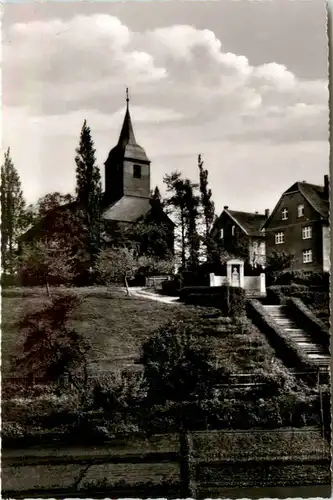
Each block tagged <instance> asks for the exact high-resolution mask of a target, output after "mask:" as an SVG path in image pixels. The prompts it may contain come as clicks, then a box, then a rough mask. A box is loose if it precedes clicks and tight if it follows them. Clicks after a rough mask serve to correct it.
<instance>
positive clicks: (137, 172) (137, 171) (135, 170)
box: [133, 165, 141, 179]
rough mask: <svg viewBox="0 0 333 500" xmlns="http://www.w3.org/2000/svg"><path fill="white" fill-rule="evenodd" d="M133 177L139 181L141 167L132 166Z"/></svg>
mask: <svg viewBox="0 0 333 500" xmlns="http://www.w3.org/2000/svg"><path fill="white" fill-rule="evenodd" d="M133 177H135V178H136V179H141V165H133Z"/></svg>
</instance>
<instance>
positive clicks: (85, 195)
mask: <svg viewBox="0 0 333 500" xmlns="http://www.w3.org/2000/svg"><path fill="white" fill-rule="evenodd" d="M95 151H96V150H95V148H94V142H93V140H92V138H91V131H90V128H89V127H88V125H87V122H86V120H85V121H84V123H83V126H82V129H81V136H80V144H79V147H78V148H77V149H76V157H75V163H76V196H77V201H78V202H79V204H80V206H81V207H82V209H83V211H84V215H85V221H86V230H87V233H88V251H89V254H90V256H91V264H93V263H94V261H95V257H96V255H97V253H98V251H99V245H100V230H101V201H102V187H101V175H100V171H99V168H98V166H97V165H96V157H95Z"/></svg>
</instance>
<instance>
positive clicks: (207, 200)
mask: <svg viewBox="0 0 333 500" xmlns="http://www.w3.org/2000/svg"><path fill="white" fill-rule="evenodd" d="M198 168H199V188H200V201H201V206H202V210H203V220H204V236H203V243H204V246H205V247H206V259H207V260H208V261H211V260H212V256H211V253H212V249H211V247H212V244H213V243H212V238H211V237H210V232H211V229H212V226H213V223H214V220H215V205H214V202H213V200H212V191H211V189H209V188H208V170H206V169H204V168H203V161H202V158H201V155H199V156H198Z"/></svg>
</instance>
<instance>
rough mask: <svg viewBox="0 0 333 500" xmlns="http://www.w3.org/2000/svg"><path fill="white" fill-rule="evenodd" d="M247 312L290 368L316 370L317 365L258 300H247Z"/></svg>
mask: <svg viewBox="0 0 333 500" xmlns="http://www.w3.org/2000/svg"><path fill="white" fill-rule="evenodd" d="M247 312H248V315H249V317H250V318H251V319H252V320H253V322H254V324H255V325H256V326H257V327H258V328H259V329H260V330H261V331H262V332H264V333H265V334H266V335H267V337H268V340H269V341H270V343H271V345H272V347H273V348H274V349H275V350H276V353H277V355H278V356H279V358H280V359H282V360H283V362H284V363H285V365H286V366H288V367H290V368H299V369H301V370H303V369H304V370H308V369H311V370H314V369H316V365H315V364H314V363H312V362H311V360H310V359H309V358H308V357H307V356H306V355H305V354H304V353H303V351H302V350H301V349H300V348H299V347H298V345H297V344H296V342H294V341H293V340H292V339H291V338H290V337H289V336H288V335H286V334H285V332H284V330H283V329H282V328H280V327H279V326H278V325H277V324H276V323H275V321H274V320H273V319H272V318H271V316H270V314H269V313H268V312H266V310H265V309H264V307H263V306H262V305H261V304H260V302H259V301H257V300H249V301H248V302H247Z"/></svg>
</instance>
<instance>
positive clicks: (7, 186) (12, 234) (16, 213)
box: [0, 148, 25, 274]
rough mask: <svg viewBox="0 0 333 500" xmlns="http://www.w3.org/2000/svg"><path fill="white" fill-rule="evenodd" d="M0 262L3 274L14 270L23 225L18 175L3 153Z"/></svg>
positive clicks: (7, 156)
mask: <svg viewBox="0 0 333 500" xmlns="http://www.w3.org/2000/svg"><path fill="white" fill-rule="evenodd" d="M0 189H1V191H0V193H1V261H2V270H3V272H4V273H9V274H12V273H13V272H14V270H15V258H16V254H17V247H18V238H19V236H20V234H21V233H22V232H23V230H24V225H25V216H24V214H25V201H24V199H23V192H22V189H21V181H20V177H19V174H18V172H17V170H16V168H15V167H14V164H13V161H12V159H11V156H10V149H9V148H8V149H7V151H6V153H5V158H4V163H3V165H2V166H1V188H0Z"/></svg>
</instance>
